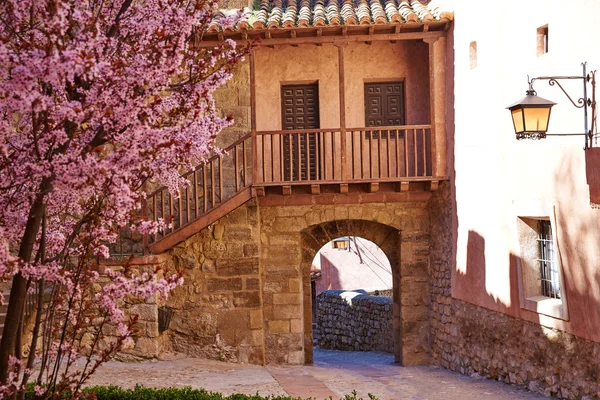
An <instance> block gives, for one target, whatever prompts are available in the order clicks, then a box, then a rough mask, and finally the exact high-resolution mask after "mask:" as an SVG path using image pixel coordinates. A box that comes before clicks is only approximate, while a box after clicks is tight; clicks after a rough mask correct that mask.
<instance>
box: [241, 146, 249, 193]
mask: <svg viewBox="0 0 600 400" xmlns="http://www.w3.org/2000/svg"><path fill="white" fill-rule="evenodd" d="M242 164H243V169H244V171H243V175H242V178H243V182H244V187H246V186H248V181H247V180H246V171H247V169H246V168H247V167H248V166H247V165H246V141H245V140H244V141H243V142H242Z"/></svg>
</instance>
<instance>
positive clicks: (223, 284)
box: [165, 201, 264, 364]
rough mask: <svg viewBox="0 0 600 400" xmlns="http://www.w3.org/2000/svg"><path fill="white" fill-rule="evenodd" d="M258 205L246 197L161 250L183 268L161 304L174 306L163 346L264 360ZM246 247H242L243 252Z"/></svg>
mask: <svg viewBox="0 0 600 400" xmlns="http://www.w3.org/2000/svg"><path fill="white" fill-rule="evenodd" d="M258 241H259V229H258V209H257V206H256V203H255V201H250V202H248V203H246V204H244V205H243V206H241V207H239V208H237V209H235V210H233V211H232V212H231V213H229V214H228V215H226V216H225V217H223V218H221V219H220V220H219V221H217V222H216V223H215V224H213V225H211V226H209V227H207V228H205V229H203V230H202V231H200V232H198V233H197V234H196V235H194V236H192V237H191V238H190V239H188V240H186V241H185V242H183V243H181V244H179V245H178V246H176V247H175V248H173V249H172V250H171V251H169V252H168V253H167V255H166V256H167V258H168V259H169V263H170V264H172V266H173V267H179V268H181V267H183V272H184V280H185V281H184V284H183V285H182V286H180V287H178V288H176V289H175V290H174V291H173V292H172V294H171V296H170V298H169V300H168V302H167V305H168V306H170V307H173V308H174V315H173V319H172V320H171V325H170V328H169V331H168V333H169V337H170V344H169V347H168V348H167V349H165V350H171V351H176V352H181V353H185V354H188V355H191V356H195V357H203V358H209V359H216V360H223V361H232V362H251V363H255V364H262V363H263V362H264V344H263V330H262V326H261V325H260V324H256V322H255V320H256V319H258V320H260V319H262V317H261V316H260V314H261V310H262V305H261V301H262V300H261V293H260V290H259V289H260V274H259V270H260V268H259V258H258V253H257V252H256V251H248V250H247V249H253V248H254V247H255V246H257V243H258ZM244 249H246V251H245V250H244Z"/></svg>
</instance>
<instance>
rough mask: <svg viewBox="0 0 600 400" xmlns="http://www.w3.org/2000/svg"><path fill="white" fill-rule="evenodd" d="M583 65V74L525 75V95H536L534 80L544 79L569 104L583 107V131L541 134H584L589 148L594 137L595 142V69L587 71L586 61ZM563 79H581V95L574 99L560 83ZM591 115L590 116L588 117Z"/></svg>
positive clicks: (596, 138)
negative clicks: (533, 76)
mask: <svg viewBox="0 0 600 400" xmlns="http://www.w3.org/2000/svg"><path fill="white" fill-rule="evenodd" d="M581 65H582V67H583V74H582V75H577V76H538V77H535V78H531V79H530V78H529V75H528V76H527V83H528V84H529V90H527V95H533V96H536V95H537V92H536V91H535V90H534V89H533V83H534V82H535V81H541V80H545V81H548V84H549V85H550V86H558V88H559V89H560V90H561V91H562V92H563V93H564V94H565V96H567V98H568V99H569V101H570V102H571V104H573V105H574V106H575V107H576V108H581V109H583V114H584V133H544V134H543V136H544V137H545V136H585V147H584V149H586V150H587V149H589V148H591V147H592V141H593V140H594V139H595V141H596V142H597V140H598V137H597V132H596V129H597V110H596V71H595V70H594V71H591V72H590V73H587V71H586V67H587V62H583V63H581ZM563 80H581V81H582V82H583V97H580V98H579V99H577V101H575V100H574V99H573V98H572V97H571V96H570V95H569V93H568V92H567V91H566V89H565V88H564V87H563V86H562V85H561V84H560V81H563ZM588 84H589V85H590V86H591V97H590V96H588ZM588 115H591V118H588ZM533 136H535V135H529V138H532V139H537V137H533Z"/></svg>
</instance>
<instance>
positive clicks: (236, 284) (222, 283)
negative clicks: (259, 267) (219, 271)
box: [207, 278, 242, 293]
mask: <svg viewBox="0 0 600 400" xmlns="http://www.w3.org/2000/svg"><path fill="white" fill-rule="evenodd" d="M207 288H208V291H209V292H211V293H214V292H225V291H233V290H242V278H229V279H219V278H213V279H209V280H208V282H207Z"/></svg>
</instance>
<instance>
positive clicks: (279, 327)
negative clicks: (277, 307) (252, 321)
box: [269, 320, 290, 333]
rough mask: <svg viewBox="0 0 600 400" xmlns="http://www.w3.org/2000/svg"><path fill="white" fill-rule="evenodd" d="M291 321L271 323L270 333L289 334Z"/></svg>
mask: <svg viewBox="0 0 600 400" xmlns="http://www.w3.org/2000/svg"><path fill="white" fill-rule="evenodd" d="M289 332H290V321H289V320H285V321H269V333H289Z"/></svg>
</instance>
